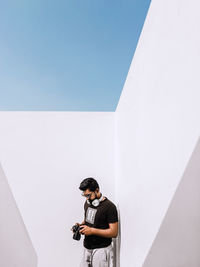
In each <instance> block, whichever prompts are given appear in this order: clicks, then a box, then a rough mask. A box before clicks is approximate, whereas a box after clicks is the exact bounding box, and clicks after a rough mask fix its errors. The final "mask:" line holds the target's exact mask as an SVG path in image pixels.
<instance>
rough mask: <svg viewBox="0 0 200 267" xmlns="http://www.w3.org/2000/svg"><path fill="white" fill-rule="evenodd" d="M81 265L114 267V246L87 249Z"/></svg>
mask: <svg viewBox="0 0 200 267" xmlns="http://www.w3.org/2000/svg"><path fill="white" fill-rule="evenodd" d="M80 267H114V258H113V247H112V245H110V246H108V247H106V248H97V249H86V248H84V251H83V258H82V261H81V264H80Z"/></svg>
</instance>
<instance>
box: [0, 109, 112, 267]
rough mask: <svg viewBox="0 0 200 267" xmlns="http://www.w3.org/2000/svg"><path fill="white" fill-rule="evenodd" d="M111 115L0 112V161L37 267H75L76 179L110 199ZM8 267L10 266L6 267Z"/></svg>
mask: <svg viewBox="0 0 200 267" xmlns="http://www.w3.org/2000/svg"><path fill="white" fill-rule="evenodd" d="M113 116H114V114H113V113H98V112H94V113H87V112H83V113H79V112H73V113H72V112H55V113H54V112H0V160H1V162H2V165H3V167H4V170H5V173H6V175H7V178H8V180H9V183H10V186H11V188H12V190H13V192H14V196H15V199H16V202H17V204H18V206H19V209H20V211H21V213H22V216H23V219H24V222H25V225H26V226H27V229H28V232H29V234H30V236H31V239H32V241H33V245H34V247H35V249H36V251H37V254H38V264H39V265H38V267H58V266H59V267H66V266H73V267H75V266H78V265H79V262H80V256H81V247H82V244H81V243H82V241H80V242H77V241H74V240H72V233H71V231H70V228H71V226H72V224H73V223H75V222H77V221H82V219H83V203H84V200H83V198H82V197H81V195H80V193H81V191H80V190H79V189H78V187H79V184H80V182H81V181H82V179H84V178H86V177H88V176H92V177H95V178H96V179H97V180H98V181H99V184H100V187H101V188H102V192H103V193H104V195H107V196H108V197H109V198H110V199H111V200H113V198H114V171H113V167H114V165H113V144H114V138H113V137H114V120H113ZM6 267H7V266H6ZM12 267H13V266H12Z"/></svg>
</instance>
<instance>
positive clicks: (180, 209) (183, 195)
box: [143, 141, 200, 267]
mask: <svg viewBox="0 0 200 267" xmlns="http://www.w3.org/2000/svg"><path fill="white" fill-rule="evenodd" d="M199 163H200V141H199V142H198V144H197V146H196V148H195V151H194V152H193V154H192V157H191V159H190V161H189V164H188V166H187V168H186V170H185V173H184V175H183V178H182V180H181V182H180V184H179V186H178V188H177V190H176V193H175V195H174V197H173V199H172V202H171V204H170V206H169V209H168V211H167V213H166V215H165V218H164V220H163V222H162V225H161V227H160V229H159V232H158V234H157V236H156V239H155V240H154V243H153V245H152V248H151V250H150V252H149V254H148V257H147V258H146V261H145V263H144V265H143V266H144V267H160V266H163V267H177V266H181V267H188V266H190V267H198V266H200V253H199V248H200V212H199V210H200V179H199V177H200V164H199Z"/></svg>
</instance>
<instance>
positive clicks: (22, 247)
mask: <svg viewBox="0 0 200 267" xmlns="http://www.w3.org/2000/svg"><path fill="white" fill-rule="evenodd" d="M0 266H2V267H4V266H5V267H14V266H15V267H36V266H37V256H36V253H35V250H34V248H33V246H32V243H31V240H30V238H29V236H28V233H27V231H26V228H25V226H24V223H23V220H22V218H21V215H20V213H19V210H18V208H17V206H16V203H15V199H14V198H13V195H12V192H11V190H10V187H9V185H8V182H7V179H6V177H5V174H4V172H3V169H2V167H1V166H0Z"/></svg>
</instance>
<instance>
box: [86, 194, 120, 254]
mask: <svg viewBox="0 0 200 267" xmlns="http://www.w3.org/2000/svg"><path fill="white" fill-rule="evenodd" d="M84 209H85V225H87V226H89V227H93V228H98V229H108V228H109V223H115V222H118V215H117V209H116V206H115V205H114V204H113V203H112V202H111V201H110V200H108V199H107V198H105V200H103V201H101V202H100V204H99V206H98V207H94V206H92V205H90V204H88V203H87V201H86V202H85V205H84ZM111 242H112V238H106V237H101V236H96V235H89V236H85V239H84V247H85V248H87V249H95V248H104V247H107V246H109V245H110V244H111Z"/></svg>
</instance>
